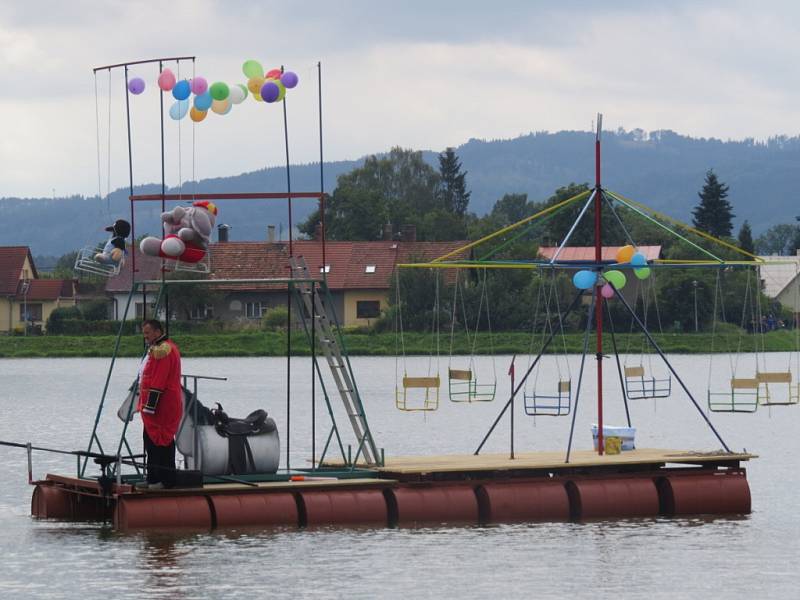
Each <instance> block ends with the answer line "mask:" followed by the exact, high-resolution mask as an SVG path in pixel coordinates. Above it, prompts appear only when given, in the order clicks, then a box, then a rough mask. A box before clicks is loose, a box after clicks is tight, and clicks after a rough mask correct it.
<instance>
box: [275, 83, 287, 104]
mask: <svg viewBox="0 0 800 600" xmlns="http://www.w3.org/2000/svg"><path fill="white" fill-rule="evenodd" d="M275 85H277V86H278V97H277V98H275V102H280V101H281V100H283V99H284V98H285V97H286V86H285V85H283V84H282V83H281V82H280V81H276V82H275Z"/></svg>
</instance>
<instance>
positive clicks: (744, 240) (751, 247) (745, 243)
mask: <svg viewBox="0 0 800 600" xmlns="http://www.w3.org/2000/svg"><path fill="white" fill-rule="evenodd" d="M739 248H741V249H742V250H744V251H745V252H749V253H750V254H754V253H755V251H756V247H755V243H754V242H753V230H752V229H750V223H748V222H747V221H745V222H744V223H742V227H741V229H739Z"/></svg>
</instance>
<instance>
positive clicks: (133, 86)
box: [128, 77, 144, 96]
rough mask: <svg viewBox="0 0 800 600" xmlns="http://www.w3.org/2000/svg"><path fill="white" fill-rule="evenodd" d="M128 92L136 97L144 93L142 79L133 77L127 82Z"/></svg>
mask: <svg viewBox="0 0 800 600" xmlns="http://www.w3.org/2000/svg"><path fill="white" fill-rule="evenodd" d="M128 91H129V92H130V93H131V94H133V95H134V96H138V95H139V94H141V93H142V92H143V91H144V79H142V78H141V77H134V78H133V79H131V80H130V81H129V82H128Z"/></svg>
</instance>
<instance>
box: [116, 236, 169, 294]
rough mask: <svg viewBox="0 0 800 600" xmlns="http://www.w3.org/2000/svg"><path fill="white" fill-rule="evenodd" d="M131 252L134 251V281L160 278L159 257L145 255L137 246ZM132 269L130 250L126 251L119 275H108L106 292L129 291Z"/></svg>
mask: <svg viewBox="0 0 800 600" xmlns="http://www.w3.org/2000/svg"><path fill="white" fill-rule="evenodd" d="M133 252H136V281H146V280H152V279H161V259H160V258H158V257H155V256H147V255H146V254H142V253H141V252H139V248H138V247H135V248H134V249H133ZM132 269H133V258H132V255H131V251H128V257H127V258H126V259H125V263H124V264H123V265H122V268H121V269H120V270H119V275H115V276H114V277H109V278H108V280H107V281H106V291H107V292H111V293H114V292H125V293H127V292H130V291H131V282H132V281H133V279H132V278H131V275H132Z"/></svg>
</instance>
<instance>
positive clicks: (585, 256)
mask: <svg viewBox="0 0 800 600" xmlns="http://www.w3.org/2000/svg"><path fill="white" fill-rule="evenodd" d="M620 248H622V246H603V250H602V253H601V255H600V257H601V260H613V261H616V260H617V252H618V251H619V249H620ZM557 250H558V247H557V246H542V247H541V248H539V255H540V256H541V257H542V258H546V259H552V258H553V256H555V253H556V251H557ZM636 251H637V252H641V253H642V254H644V256H645V258H647V260H655V259H657V258H660V257H661V246H637V247H636ZM558 260H586V261H593V260H594V246H566V247H565V248H564V249H563V250H562V251H561V252H560V253H559V255H558Z"/></svg>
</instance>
